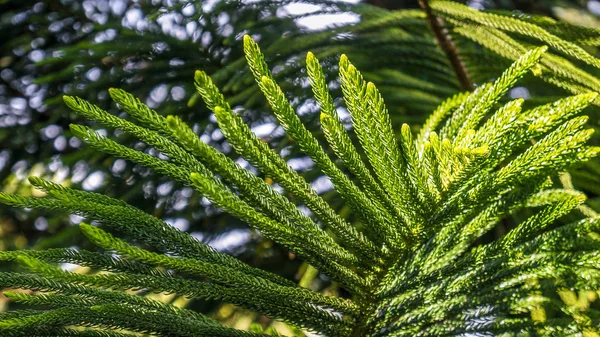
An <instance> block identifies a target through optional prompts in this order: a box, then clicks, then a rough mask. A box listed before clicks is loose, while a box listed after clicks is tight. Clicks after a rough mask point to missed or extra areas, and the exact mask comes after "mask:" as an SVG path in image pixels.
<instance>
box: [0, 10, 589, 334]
mask: <svg viewBox="0 0 600 337" xmlns="http://www.w3.org/2000/svg"><path fill="white" fill-rule="evenodd" d="M449 8H450V7H449ZM440 10H441V9H440ZM473 20H475V19H473ZM546 50H547V48H545V47H541V48H534V49H531V50H529V51H527V52H526V53H524V54H523V55H522V56H520V57H519V58H518V59H517V60H516V62H515V63H513V64H512V65H511V66H510V67H509V68H508V69H507V70H506V71H505V72H504V73H503V74H502V75H501V76H500V77H499V78H498V79H497V80H496V81H495V82H493V83H489V84H485V85H482V86H480V87H479V88H477V90H475V91H474V92H473V93H470V94H459V95H456V96H454V97H451V98H449V99H448V100H447V101H446V102H444V103H443V104H442V105H440V107H439V108H438V109H436V111H435V112H434V113H433V114H432V115H431V117H430V118H429V119H428V120H427V122H426V123H425V125H424V126H423V127H422V129H421V132H420V133H419V134H418V135H417V136H414V135H413V132H412V129H411V128H410V127H409V126H408V125H403V126H402V128H401V131H400V137H399V139H397V138H396V137H395V133H394V129H393V128H392V124H391V122H390V119H389V115H388V111H387V108H386V105H385V103H384V101H383V98H382V96H381V95H380V93H379V91H378V90H377V88H376V87H375V85H374V84H373V83H371V82H366V81H365V80H364V79H363V76H362V74H361V73H360V72H359V70H358V69H357V68H356V67H355V66H354V65H353V64H352V63H350V60H349V59H348V58H347V57H346V56H342V57H341V58H340V62H339V73H340V82H341V89H342V92H343V98H344V102H345V104H346V107H347V109H348V111H349V112H350V114H351V117H352V124H353V130H354V132H355V133H356V135H357V138H358V145H356V144H354V143H353V142H352V140H351V138H350V136H349V135H348V133H347V131H346V129H345V127H344V126H343V124H342V123H341V122H340V119H339V116H338V115H337V112H336V108H335V106H334V104H333V99H332V96H331V94H330V92H329V89H328V84H327V82H326V81H325V77H324V75H323V71H322V68H321V65H320V64H319V61H318V60H317V59H316V57H315V56H314V55H313V54H312V53H309V54H308V55H307V60H306V64H307V70H308V76H309V79H310V84H311V88H312V90H313V92H314V97H315V99H316V100H317V102H318V105H319V107H320V109H321V118H320V119H321V128H322V130H323V134H324V138H325V141H326V142H327V143H328V144H329V146H330V147H331V149H332V150H333V152H334V154H335V156H336V157H337V158H338V159H339V161H338V159H335V158H334V157H332V156H330V155H329V154H328V153H327V152H325V150H324V149H323V147H322V145H321V143H322V142H321V141H320V140H319V139H317V138H316V137H315V135H313V134H312V133H311V132H310V131H308V130H307V129H306V127H305V126H304V125H303V124H302V123H301V122H300V120H299V119H298V116H297V115H296V114H295V111H294V109H293V108H292V106H291V105H290V103H289V101H288V99H287V97H286V95H285V93H284V92H283V90H282V89H281V88H280V87H279V86H278V85H277V83H276V82H275V81H274V79H273V76H272V73H271V72H270V70H269V68H268V66H267V65H266V63H265V61H264V56H263V54H262V53H261V51H260V49H259V47H258V45H257V44H256V43H255V42H254V41H253V40H252V39H251V38H250V37H249V36H245V38H244V51H245V53H246V54H245V55H246V59H247V62H248V64H249V67H250V69H251V71H252V73H253V75H254V78H255V80H256V82H257V84H258V87H259V88H260V90H261V91H262V92H263V94H264V95H265V97H266V99H267V101H268V102H269V104H270V106H271V108H272V109H273V112H274V114H275V116H276V118H277V120H278V121H279V123H280V124H281V125H282V126H283V128H284V129H285V130H286V133H287V135H288V136H289V137H291V138H292V139H293V140H294V142H295V143H296V144H297V145H298V147H299V149H300V150H301V151H302V152H304V153H305V154H306V155H308V156H309V157H310V158H311V159H312V160H313V161H314V162H315V164H316V165H317V167H318V168H319V169H320V170H321V171H322V172H323V173H324V174H326V175H327V176H328V177H329V179H330V180H331V182H332V184H333V185H334V187H335V190H336V191H337V193H338V194H339V195H340V196H341V197H342V198H343V199H344V200H345V202H346V204H347V205H348V206H349V207H350V208H351V209H352V212H353V213H354V214H356V217H357V218H358V219H359V220H360V221H359V223H357V224H356V225H354V224H351V223H350V222H348V221H347V220H346V219H345V218H344V217H343V216H341V215H339V214H337V213H336V212H335V211H334V210H333V209H332V208H331V207H330V205H329V204H328V203H327V202H326V201H325V200H323V198H322V197H321V196H320V195H318V194H317V193H316V192H315V191H314V190H313V189H312V188H311V186H310V184H309V183H308V182H307V181H306V180H305V179H304V178H303V177H302V176H301V175H300V174H298V173H297V172H295V171H294V170H292V169H291V168H289V167H288V166H287V164H286V162H285V161H284V160H282V158H281V157H280V156H279V154H278V153H277V152H275V151H274V150H273V149H271V148H270V147H269V145H268V144H267V143H265V142H263V141H262V140H260V139H258V138H257V137H256V136H255V135H254V134H253V133H252V132H251V131H250V129H249V127H248V125H247V124H245V123H244V122H243V120H242V118H241V117H240V115H239V114H238V113H236V112H235V111H233V110H232V108H231V106H230V105H229V104H228V103H227V101H226V100H225V98H224V96H223V95H222V94H221V93H220V91H219V89H218V88H217V87H216V86H215V84H214V83H213V82H212V80H211V79H210V77H208V76H207V75H206V74H205V73H204V72H202V71H197V72H196V74H195V86H196V88H197V90H198V94H199V95H200V96H201V97H202V98H203V100H204V102H205V103H206V105H207V106H208V107H209V108H210V109H211V110H212V111H213V113H214V114H215V117H216V119H217V121H218V124H219V127H220V129H221V131H222V132H223V134H224V135H225V137H226V138H227V139H228V141H229V143H230V144H231V146H232V147H233V148H234V149H235V151H236V152H237V153H239V154H240V155H241V156H242V157H243V158H245V159H246V160H247V161H248V162H250V163H251V164H252V165H253V166H254V167H256V169H257V170H259V171H260V172H262V173H263V174H265V175H266V176H267V177H269V178H270V179H272V180H273V181H275V182H277V183H278V184H280V186H281V187H282V188H283V190H284V191H283V192H282V193H281V192H279V191H277V190H275V189H274V187H273V186H272V185H270V184H269V183H267V182H266V181H265V180H263V179H260V178H258V177H257V176H256V175H254V174H253V173H251V172H249V171H247V170H245V169H243V168H242V167H241V166H240V165H239V164H237V163H236V162H234V161H233V160H231V159H230V158H228V157H227V156H225V155H223V154H221V153H220V152H219V151H217V150H216V149H214V148H212V147H211V146H209V145H207V144H206V143H204V142H203V141H202V140H200V139H199V137H198V136H197V135H196V134H195V133H194V132H193V131H192V129H191V128H190V127H189V126H188V125H186V124H185V123H184V122H183V121H182V120H181V119H179V118H178V117H176V116H168V117H166V118H165V117H163V116H161V115H159V114H158V113H156V112H155V111H153V110H151V109H149V108H148V107H146V106H145V105H143V104H142V103H140V102H139V101H138V100H136V99H135V98H134V97H133V96H131V95H130V94H128V93H126V92H124V91H121V90H118V89H111V91H110V94H111V97H112V98H113V99H114V100H115V101H116V102H117V103H118V104H119V106H120V107H121V108H122V109H123V110H125V111H126V112H127V113H128V114H127V116H128V118H127V119H123V118H120V117H117V116H114V115H111V114H109V113H107V112H105V111H103V110H102V109H100V108H98V107H96V106H94V105H92V104H90V103H88V102H86V101H84V100H82V99H79V98H76V97H68V96H66V97H65V98H64V101H65V103H66V104H67V106H69V108H71V109H72V110H73V111H74V112H75V113H76V114H79V115H81V116H83V117H85V118H86V119H88V120H92V121H95V122H97V123H99V124H100V125H102V126H104V127H108V128H114V129H119V130H122V131H123V132H125V133H127V134H130V135H131V136H133V137H136V138H137V139H139V140H140V141H143V142H145V143H146V144H148V146H151V147H153V148H154V149H156V150H157V151H159V152H160V153H161V156H152V155H150V154H147V153H143V152H140V151H136V150H134V149H131V148H128V147H126V146H123V145H121V144H119V143H117V142H115V141H114V140H111V139H109V138H108V137H106V136H103V135H101V134H100V133H99V132H97V131H95V130H93V129H91V128H88V127H86V126H82V125H71V131H72V132H73V133H74V134H75V135H76V136H77V137H78V138H79V139H81V140H82V141H83V142H84V143H86V144H87V145H88V146H90V147H92V148H93V149H96V150H98V151H102V152H105V153H108V154H110V155H112V156H116V157H119V158H123V159H125V160H128V161H132V162H135V163H138V164H140V165H144V166H146V167H149V168H152V169H154V170H155V171H157V172H158V173H160V174H163V175H166V176H168V177H170V178H171V179H173V180H176V181H179V182H180V183H182V184H184V185H186V186H191V187H193V188H194V189H195V190H196V191H198V192H199V193H200V194H201V195H203V196H205V197H206V198H207V199H208V200H210V202H211V203H213V204H214V205H216V206H217V207H220V208H222V209H224V210H225V211H226V212H228V213H231V214H232V215H234V216H236V217H238V218H239V219H241V220H242V221H244V222H246V223H247V224H248V225H249V226H250V227H252V228H254V229H256V230H257V231H259V232H260V233H262V235H264V236H265V237H267V238H269V239H271V240H273V241H275V242H277V243H278V244H279V245H281V246H283V247H285V248H286V249H288V250H289V251H291V252H294V253H295V254H297V255H298V256H299V257H300V258H302V259H303V260H304V261H306V262H308V263H309V264H310V265H311V266H313V267H314V268H316V269H317V270H318V271H319V272H321V273H323V274H326V275H327V276H328V277H330V278H331V279H333V280H334V281H335V282H336V283H337V284H339V287H341V288H343V289H346V290H347V292H348V293H349V295H348V296H344V295H341V294H337V295H336V294H324V293H320V292H317V291H313V290H311V289H308V288H305V287H302V286H299V285H297V284H296V283H295V282H293V281H290V280H287V279H284V278H282V277H279V276H277V275H275V274H272V273H269V272H266V271H263V270H260V269H256V268H253V267H251V266H248V265H246V264H244V263H242V262H240V261H239V260H236V259H235V258H233V257H231V256H229V255H227V254H224V253H221V252H218V251H216V250H214V249H213V248H211V247H210V246H208V245H206V244H204V243H202V242H200V241H198V240H196V239H195V238H193V237H192V236H191V235H189V234H188V233H184V232H180V231H178V230H177V229H175V228H173V227H171V226H169V225H167V224H166V223H165V222H163V221H162V220H160V219H158V218H155V217H153V216H151V215H149V214H146V213H144V212H142V211H140V210H139V209H136V208H134V207H132V206H130V205H128V204H126V203H124V202H122V201H120V200H116V199H112V198H109V197H106V196H103V195H100V194H95V193H91V192H83V191H79V190H74V189H70V188H67V187H64V186H61V185H58V184H54V183H52V182H50V181H47V180H44V179H41V178H35V177H32V178H30V181H31V183H32V184H33V185H34V186H35V187H37V188H39V189H41V190H43V191H44V192H46V194H47V195H46V197H42V198H36V197H27V196H20V195H15V194H7V193H2V194H0V201H1V202H2V203H4V204H7V205H11V206H15V207H26V208H41V209H46V210H59V211H63V212H67V213H72V214H78V215H81V216H84V217H85V218H87V219H88V221H91V223H92V224H93V225H92V224H87V223H82V224H81V225H80V229H81V231H82V232H83V234H84V235H85V236H86V237H87V238H88V239H89V240H90V241H91V242H93V243H94V244H95V245H97V246H98V247H99V248H101V249H102V250H104V253H97V252H89V251H84V250H76V249H54V250H47V251H28V250H24V251H10V252H2V253H0V259H1V260H4V261H16V262H18V263H19V264H20V265H21V266H22V268H23V269H24V270H23V271H19V272H6V273H1V274H0V286H2V287H8V288H20V289H31V290H36V291H37V292H34V293H25V292H7V293H6V296H8V297H9V298H11V299H12V300H14V301H15V302H19V303H23V304H26V305H31V306H34V307H37V309H33V310H30V309H28V310H17V311H10V312H7V313H3V314H0V332H1V333H2V335H3V336H115V337H117V336H133V335H135V333H142V334H151V335H159V336H263V335H268V334H270V333H274V332H268V331H244V330H239V329H234V328H231V327H227V326H225V325H223V324H221V323H220V322H218V321H216V320H214V319H212V318H210V317H208V316H205V315H202V314H199V313H197V312H194V311H190V310H187V309H184V308H180V307H177V306H175V305H172V304H165V303H162V302H159V301H156V300H153V299H151V298H148V297H145V296H143V295H144V294H145V293H148V292H156V293H175V294H177V295H180V296H184V297H188V298H200V299H211V300H219V301H222V302H226V303H232V304H235V305H238V306H241V307H245V308H248V309H250V310H253V311H256V312H258V313H261V314H264V315H267V316H269V317H272V318H275V319H278V320H281V321H283V322H286V323H288V324H289V325H292V326H295V327H299V328H303V329H306V330H310V331H314V332H318V333H322V334H325V335H327V336H349V337H357V336H455V335H461V334H464V333H477V334H493V335H538V334H540V335H561V336H562V335H575V334H579V333H587V332H593V331H596V329H597V328H598V322H597V317H598V312H597V311H596V309H594V308H588V309H587V310H586V311H577V310H574V308H573V307H572V306H571V305H570V304H568V303H565V302H562V301H560V299H559V298H558V297H557V295H556V294H557V291H563V290H565V289H572V290H576V291H583V290H596V289H598V287H599V286H600V270H599V269H598V254H597V249H598V248H599V247H600V241H598V238H597V234H596V232H597V231H598V230H599V226H600V218H598V217H597V216H595V214H592V216H590V214H587V215H584V216H581V214H576V215H577V216H576V217H577V218H578V219H576V220H574V221H569V222H566V223H564V222H561V221H558V220H559V219H560V218H562V217H563V216H565V215H567V214H569V213H576V212H580V210H578V208H579V207H581V205H582V204H583V203H584V202H585V195H584V194H582V193H580V192H577V191H575V190H573V189H567V188H559V187H556V186H554V185H555V183H553V181H552V178H553V177H555V176H556V174H557V173H558V172H561V171H564V170H566V169H568V168H570V167H572V166H573V165H578V164H581V163H584V162H586V161H588V160H589V159H591V158H592V157H594V156H596V155H597V154H598V152H599V151H600V148H598V147H592V146H587V145H586V142H587V141H588V140H589V138H590V137H591V135H592V130H590V129H586V128H585V123H586V121H587V117H584V116H578V115H579V113H580V111H581V110H582V109H584V108H585V107H586V106H588V105H589V104H591V103H593V102H594V101H595V100H596V98H597V95H596V94H595V93H582V94H579V95H577V96H572V97H567V98H564V99H561V100H558V101H556V102H554V103H551V104H548V105H543V106H539V107H536V108H533V109H522V107H521V105H522V103H523V101H522V100H513V101H510V102H508V103H506V104H504V103H502V104H499V103H498V102H499V101H500V99H501V98H502V97H503V96H504V95H505V94H506V92H507V90H509V89H510V88H511V87H512V86H513V85H514V84H515V83H516V82H517V81H518V80H519V79H520V78H521V77H523V76H524V75H525V74H527V73H528V72H531V71H536V69H537V68H538V67H539V66H540V62H541V60H543V59H544V57H545V56H544V55H546V54H545V52H546ZM359 149H362V151H364V154H365V156H362V155H361V152H362V151H361V150H359ZM347 171H348V173H347ZM299 203H301V204H302V205H305V206H306V208H308V210H309V212H303V211H301V210H300V209H299V208H298V206H297V205H298V204H299ZM515 214H525V215H526V216H525V217H524V218H523V219H522V221H520V223H519V224H518V225H517V226H516V227H515V228H513V229H511V230H510V231H509V232H508V233H506V235H504V236H502V237H500V238H498V239H495V240H491V241H490V240H489V239H486V238H487V236H486V234H487V233H489V232H490V231H491V230H492V229H493V228H494V227H495V226H496V225H497V224H498V223H500V222H501V221H502V219H503V218H505V217H507V216H509V215H515ZM120 237H122V238H120ZM65 262H68V263H74V264H78V265H81V266H86V267H89V268H90V269H91V270H92V272H89V273H78V272H71V271H66V270H64V269H61V268H59V267H58V266H57V265H56V263H65ZM132 291H134V292H132ZM540 310H544V312H545V313H547V316H546V317H545V318H544V319H539V318H538V317H537V316H536V315H534V312H539V311H540ZM80 327H83V328H84V329H80Z"/></svg>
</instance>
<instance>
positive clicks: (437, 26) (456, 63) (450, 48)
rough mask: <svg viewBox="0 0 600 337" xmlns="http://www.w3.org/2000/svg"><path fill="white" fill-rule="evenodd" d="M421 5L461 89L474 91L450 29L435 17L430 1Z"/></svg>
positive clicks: (425, 0) (422, 1) (426, 0)
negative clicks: (449, 31) (449, 32)
mask: <svg viewBox="0 0 600 337" xmlns="http://www.w3.org/2000/svg"><path fill="white" fill-rule="evenodd" d="M419 5H421V8H423V10H424V11H425V14H427V21H429V26H430V27H431V30H432V31H433V34H434V35H435V40H436V41H437V43H438V45H439V46H440V48H442V50H443V51H444V53H446V56H447V57H448V60H449V61H450V64H451V65H452V69H453V70H454V73H456V77H457V78H458V82H460V86H461V88H462V89H463V90H469V91H473V90H474V89H475V87H474V86H473V82H471V77H470V76H469V73H468V72H467V69H466V68H465V65H464V63H463V62H462V60H461V58H460V55H458V50H457V49H456V45H455V44H454V41H452V38H451V37H450V35H449V34H448V29H446V28H444V21H443V20H442V18H440V17H437V16H435V15H433V13H432V11H431V7H430V6H429V1H428V0H419Z"/></svg>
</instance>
